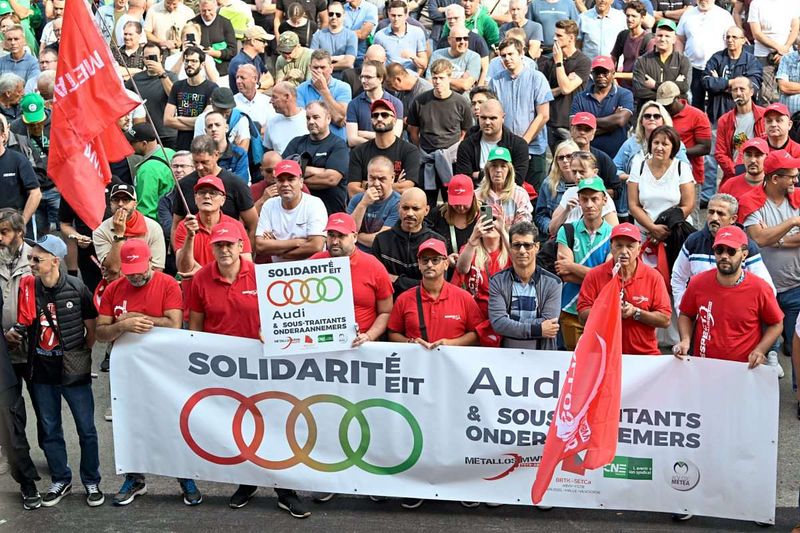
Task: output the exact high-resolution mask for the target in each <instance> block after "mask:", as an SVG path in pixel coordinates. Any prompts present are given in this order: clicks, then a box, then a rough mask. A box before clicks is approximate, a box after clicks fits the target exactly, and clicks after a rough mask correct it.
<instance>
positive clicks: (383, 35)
mask: <svg viewBox="0 0 800 533" xmlns="http://www.w3.org/2000/svg"><path fill="white" fill-rule="evenodd" d="M375 44H379V45H381V46H382V47H383V49H384V50H386V61H387V62H388V63H400V64H401V65H403V68H405V69H406V70H407V71H409V72H412V73H414V74H416V73H417V67H415V66H414V62H413V61H411V59H407V58H405V57H403V55H402V54H403V52H410V53H411V54H412V55H417V54H418V53H420V52H424V51H425V50H426V40H425V32H424V31H423V30H421V29H419V28H417V27H416V26H412V25H411V24H406V33H405V34H403V36H402V37H401V36H399V35H396V34H395V33H394V32H393V31H392V27H391V26H387V27H385V28H384V29H382V30H381V31H379V32H376V33H375Z"/></svg>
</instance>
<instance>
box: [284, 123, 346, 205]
mask: <svg viewBox="0 0 800 533" xmlns="http://www.w3.org/2000/svg"><path fill="white" fill-rule="evenodd" d="M295 154H300V155H302V154H308V155H310V156H311V160H310V161H309V162H308V165H309V166H312V167H316V168H323V169H328V170H335V171H336V172H339V173H340V174H341V175H342V179H341V180H339V183H338V184H337V185H334V186H333V187H328V188H325V189H312V190H311V194H313V195H314V196H316V197H317V198H319V199H320V200H322V203H323V204H325V209H326V210H327V212H328V214H329V215H332V214H333V213H341V212H342V211H344V210H345V207H346V205H347V180H346V179H345V176H346V175H347V167H348V165H349V164H350V161H349V155H348V153H347V144H345V142H344V141H343V140H342V139H340V138H339V137H337V136H336V135H333V132H331V133H329V134H328V136H327V137H325V138H324V139H320V140H318V141H315V140H314V139H312V138H311V135H303V136H302V137H295V138H294V139H292V141H291V142H290V143H289V146H287V147H286V150H284V152H283V157H284V158H288V157H290V156H292V155H295Z"/></svg>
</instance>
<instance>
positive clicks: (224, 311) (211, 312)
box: [188, 178, 311, 518]
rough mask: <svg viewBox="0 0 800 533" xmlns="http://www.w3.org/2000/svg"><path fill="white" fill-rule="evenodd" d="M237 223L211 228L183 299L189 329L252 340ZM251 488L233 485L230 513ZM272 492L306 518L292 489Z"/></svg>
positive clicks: (254, 320) (252, 274)
mask: <svg viewBox="0 0 800 533" xmlns="http://www.w3.org/2000/svg"><path fill="white" fill-rule="evenodd" d="M203 179H205V178H203ZM201 181H202V180H201ZM199 183H200V182H198V184H199ZM198 207H200V212H201V213H202V210H203V208H202V206H200V204H199V203H198ZM237 224H238V222H236V221H235V220H233V219H230V220H228V221H225V222H221V223H219V224H217V225H215V226H214V228H213V229H212V230H211V236H210V239H209V245H210V246H211V248H212V253H213V256H214V259H213V260H212V261H211V262H210V263H209V264H207V265H205V266H204V267H203V268H201V269H200V270H199V271H198V272H197V274H195V276H194V279H193V280H192V286H191V290H190V291H189V298H188V307H189V329H190V330H192V331H205V332H206V333H216V334H218V335H230V336H233V337H246V338H249V339H258V338H260V329H261V324H260V320H259V313H258V290H257V287H256V271H255V266H254V265H253V262H252V261H251V260H250V258H249V257H247V256H249V255H250V254H245V253H244V250H245V248H246V247H247V246H248V245H249V239H248V237H247V234H246V233H241V232H240V231H239V228H238V226H237ZM239 225H241V224H239ZM257 490H258V487H254V486H252V485H239V488H238V489H236V492H235V493H234V494H233V496H231V499H230V501H229V502H228V505H229V506H230V507H231V508H233V509H239V508H241V507H244V506H245V505H247V504H248V502H249V501H250V500H251V499H252V498H253V496H255V494H256V491H257ZM275 492H276V493H277V494H278V508H279V509H282V510H284V511H286V512H288V513H289V514H291V515H292V516H293V517H295V518H306V517H307V516H310V515H311V512H310V511H308V510H307V509H306V508H305V506H304V505H303V502H302V501H300V498H299V497H298V496H297V494H296V493H295V492H294V491H293V490H287V489H278V488H276V489H275Z"/></svg>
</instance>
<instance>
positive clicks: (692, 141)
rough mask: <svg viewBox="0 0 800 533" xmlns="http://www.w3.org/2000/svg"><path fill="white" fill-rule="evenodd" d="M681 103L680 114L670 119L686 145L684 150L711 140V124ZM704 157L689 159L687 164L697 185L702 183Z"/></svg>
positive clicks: (706, 118) (698, 112)
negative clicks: (689, 165)
mask: <svg viewBox="0 0 800 533" xmlns="http://www.w3.org/2000/svg"><path fill="white" fill-rule="evenodd" d="M681 102H683V106H684V107H683V109H682V110H681V112H680V113H678V114H677V115H675V116H673V117H672V125H673V127H674V128H675V129H676V130H677V131H678V134H680V136H681V141H683V144H684V145H686V148H691V147H693V146H696V145H697V144H699V142H698V141H701V140H709V141H710V140H711V122H709V120H708V116H707V115H706V114H705V113H703V112H702V111H700V110H699V109H697V108H696V107H692V106H690V105H689V103H688V102H687V101H686V100H681ZM704 161H705V156H702V155H699V156H695V157H690V158H689V162H690V163H691V164H692V176H694V181H695V182H697V183H698V184H701V183H703V178H704V176H705V173H704V172H703V169H704V168H705V167H704V165H703V163H704Z"/></svg>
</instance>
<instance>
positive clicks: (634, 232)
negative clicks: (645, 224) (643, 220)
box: [611, 222, 642, 242]
mask: <svg viewBox="0 0 800 533" xmlns="http://www.w3.org/2000/svg"><path fill="white" fill-rule="evenodd" d="M617 237H625V238H628V239H632V240H634V241H639V242H641V240H642V232H641V231H640V230H639V228H638V227H637V226H634V225H633V224H631V223H630V222H624V223H622V224H617V225H616V226H614V229H612V230H611V239H612V240H613V239H616V238H617Z"/></svg>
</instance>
